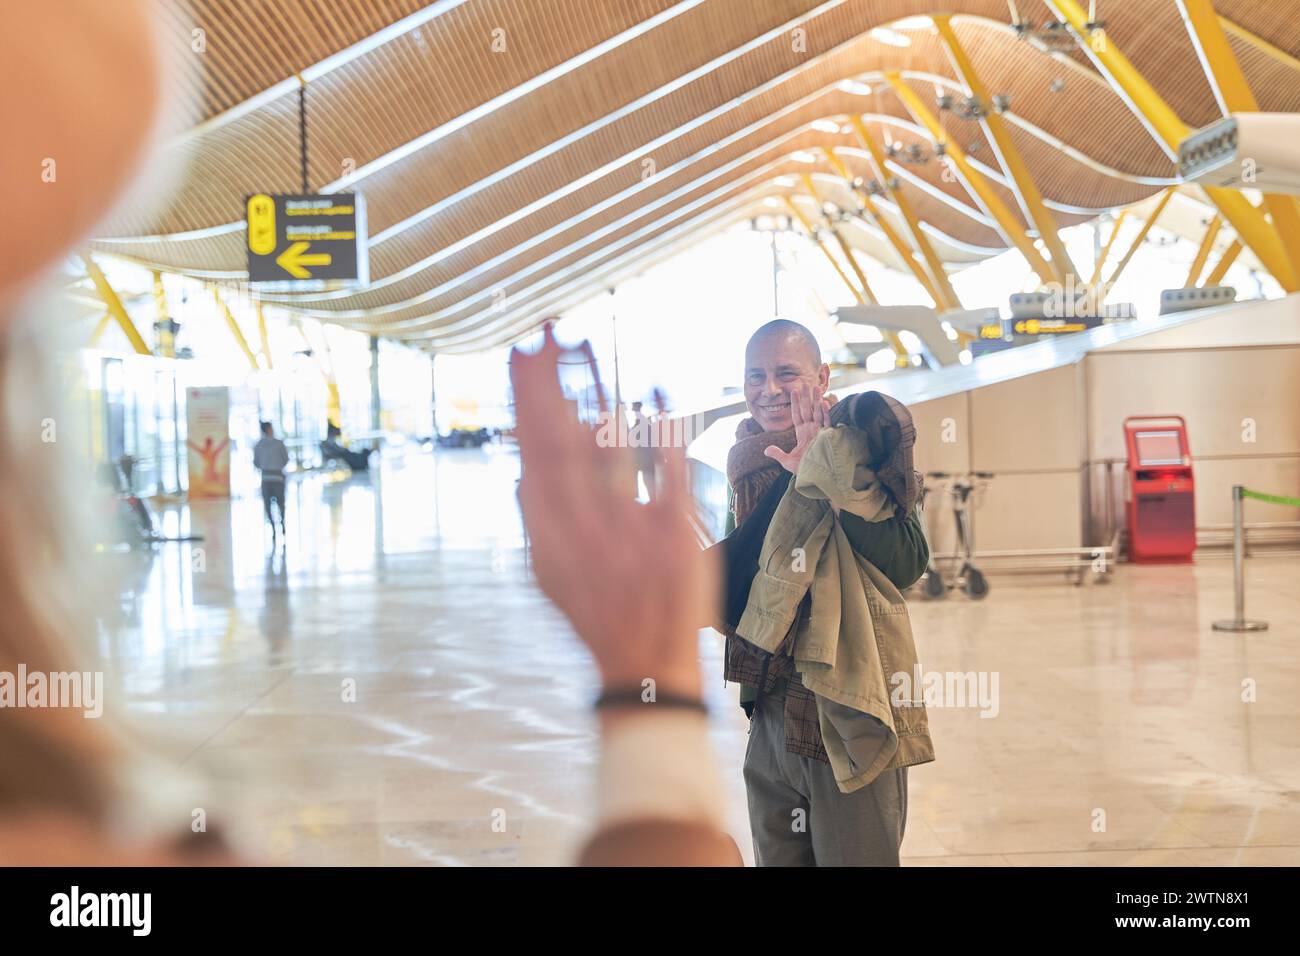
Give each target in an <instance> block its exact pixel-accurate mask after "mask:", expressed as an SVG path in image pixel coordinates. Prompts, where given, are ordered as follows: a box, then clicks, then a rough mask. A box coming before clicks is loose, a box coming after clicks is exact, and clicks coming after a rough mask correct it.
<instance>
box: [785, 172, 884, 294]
mask: <svg viewBox="0 0 1300 956" xmlns="http://www.w3.org/2000/svg"><path fill="white" fill-rule="evenodd" d="M799 178H800V180H802V182H803V188H804V190H805V191H806V192H807V193H808V195H809V196H811V197H812V199H813V202H815V203H817V208H818V209H821V205H822V197H821V196H820V195H818V193H817V187H816V186H814V185H813V180H812V177H811V176H809V175H808V174H807V173H804V174H802V175H801V176H800V177H799ZM823 216H824V214H823ZM826 227H827V228H828V229H829V230H830V232H831V235H832V236H834V237H835V242H836V243H837V244H838V245H839V247H840V252H842V253H843V254H844V258H845V259H846V260H847V261H848V263H849V268H850V269H852V270H853V274H854V275H855V276H857V277H858V282H860V283H861V284H862V288H863V289H864V290H865V291H866V293H867V296H868V298H870V299H871V300H872V301H874V300H875V298H876V296H875V293H873V292H872V291H871V283H869V282H868V281H867V274H866V273H865V272H863V271H862V266H861V265H859V264H858V260H857V259H856V258H855V257H854V255H853V250H852V249H850V248H849V244H848V243H847V242H846V241H845V240H844V236H842V235H841V234H840V231H839V230H838V229H836V228H835V224H834V223H832V222H830V221H829V220H827V223H826Z"/></svg>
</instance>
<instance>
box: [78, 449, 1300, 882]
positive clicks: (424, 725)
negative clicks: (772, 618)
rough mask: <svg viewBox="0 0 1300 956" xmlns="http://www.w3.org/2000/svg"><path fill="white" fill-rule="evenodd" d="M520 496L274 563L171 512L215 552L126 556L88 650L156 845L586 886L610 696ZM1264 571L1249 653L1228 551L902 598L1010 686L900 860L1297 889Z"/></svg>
mask: <svg viewBox="0 0 1300 956" xmlns="http://www.w3.org/2000/svg"><path fill="white" fill-rule="evenodd" d="M517 474H518V460H517V458H516V457H515V456H514V454H513V452H512V450H510V449H509V448H501V447H495V446H489V447H487V448H486V449H483V450H480V451H468V450H466V451H444V452H440V453H439V454H438V455H437V456H434V455H433V454H431V453H429V452H427V451H426V452H423V453H411V454H409V455H407V456H405V457H401V456H393V457H389V458H386V459H385V460H384V462H383V465H382V467H380V468H377V470H376V471H375V472H374V473H373V474H371V475H368V476H365V475H362V476H348V475H347V474H346V473H313V474H309V475H307V476H305V477H303V478H301V479H299V480H297V481H295V482H293V483H292V484H291V486H290V491H289V521H288V535H287V541H285V542H283V543H282V547H281V548H277V549H275V550H273V549H272V547H271V537H270V534H269V531H268V530H267V528H266V526H265V525H264V523H263V520H262V516H261V510H260V508H261V504H260V501H259V500H255V499H253V498H242V499H236V500H235V501H233V502H211V503H195V504H193V505H190V506H188V507H181V508H177V509H174V510H171V511H168V512H166V513H165V514H163V516H162V517H163V519H164V521H165V526H166V528H168V529H169V530H170V531H171V532H172V533H176V532H178V531H186V532H193V533H198V534H202V535H203V536H204V540H203V541H202V542H199V543H175V544H167V545H163V546H161V547H159V548H158V550H157V551H156V552H155V553H154V554H153V555H152V556H144V557H140V558H127V557H122V556H119V559H118V560H119V561H120V562H121V564H122V565H123V567H122V568H121V573H122V586H121V601H120V604H119V606H118V607H117V608H115V609H114V612H113V613H111V614H108V615H106V616H105V618H104V622H103V627H102V630H101V643H102V645H103V648H104V650H106V651H107V652H108V654H109V655H110V657H111V658H112V659H113V660H114V661H116V662H117V671H118V673H117V674H116V678H115V679H116V680H117V684H116V685H115V688H114V689H115V691H116V693H117V694H118V699H119V700H122V701H124V706H123V710H125V711H127V712H128V713H129V714H130V717H131V720H132V724H133V725H134V726H136V727H137V728H138V731H139V732H140V733H141V734H143V735H144V739H145V741H146V743H145V747H144V749H145V751H146V754H147V755H152V757H151V759H149V760H147V761H145V762H143V763H142V764H141V769H140V770H139V771H138V772H137V775H136V785H137V787H138V792H139V794H140V796H139V798H138V805H139V806H140V807H141V808H142V811H141V812H142V814H143V815H146V816H148V817H149V818H150V823H151V824H152V825H153V826H155V827H157V828H160V829H164V830H166V829H173V828H183V827H188V826H189V824H190V821H191V819H192V818H193V817H194V816H195V815H196V813H197V811H199V810H201V811H202V814H201V816H202V818H203V819H205V820H206V824H207V826H208V827H209V828H214V829H220V830H221V831H222V832H224V833H226V834H227V835H228V836H230V837H231V838H232V839H233V840H235V841H236V843H237V845H238V846H239V847H241V848H242V849H243V851H244V852H245V853H246V854H247V855H248V856H249V857H250V858H253V859H259V860H265V861H268V862H299V863H309V864H317V863H319V864H445V865H484V864H487V865H512V864H562V863H565V862H567V861H568V860H569V859H570V858H571V855H572V853H573V851H574V849H575V847H576V846H577V844H578V842H579V841H580V840H581V838H582V836H583V834H584V833H586V832H587V831H588V829H589V827H590V825H591V818H590V811H589V808H590V806H591V797H592V789H591V788H592V777H593V756H594V753H595V744H596V739H595V736H594V726H593V723H592V721H591V720H590V718H589V716H588V712H587V704H588V702H589V701H590V699H591V698H592V696H593V694H594V691H595V685H594V672H593V670H592V668H591V666H590V665H589V663H588V661H587V660H586V658H585V656H584V654H583V652H582V651H581V649H580V648H579V647H578V645H577V644H576V642H575V641H574V640H573V639H572V638H571V637H570V635H569V634H568V632H567V630H566V627H565V624H564V622H563V621H562V619H560V618H559V616H558V615H557V614H556V613H555V612H554V611H553V610H551V609H550V608H549V607H548V606H547V604H546V602H545V601H544V600H543V599H542V598H541V597H540V595H539V594H538V593H537V592H536V591H535V590H534V589H533V588H532V587H531V585H530V584H529V583H528V579H527V569H526V567H525V563H524V552H523V550H522V543H523V542H522V536H521V530H520V525H519V520H518V514H517V510H516V508H515V505H514V499H513V490H514V482H515V479H516V477H517ZM1247 568H1248V573H1249V594H1250V599H1249V610H1250V613H1251V615H1252V616H1256V617H1262V618H1265V619H1268V620H1269V621H1270V622H1271V625H1272V626H1271V628H1270V630H1268V631H1266V632H1263V633H1258V634H1250V635H1244V636H1241V635H1229V634H1222V633H1217V632H1214V631H1212V630H1211V629H1210V623H1211V622H1212V621H1213V620H1215V619H1217V618H1221V617H1225V616H1228V614H1229V611H1230V608H1231V605H1232V600H1231V564H1230V562H1228V561H1226V560H1224V559H1222V558H1217V557H1208V558H1205V559H1203V560H1202V561H1200V562H1199V563H1198V564H1196V565H1192V566H1183V567H1132V566H1123V567H1121V568H1120V569H1119V570H1118V572H1117V573H1116V575H1115V576H1114V578H1113V579H1112V580H1111V581H1110V582H1109V583H1107V584H1103V585H1092V586H1084V587H1073V586H1071V585H1069V584H1066V583H1063V582H1061V581H1059V580H1050V581H1038V582H1036V583H1031V582H1027V581H1024V580H1020V581H1017V580H1016V579H1010V578H1003V579H1001V580H998V579H994V581H993V584H994V591H993V593H992V594H991V595H990V597H989V598H988V599H987V600H986V601H984V602H982V603H971V602H969V601H967V600H965V599H963V598H952V599H949V600H947V601H944V602H938V603H916V604H914V605H913V611H912V613H913V624H914V629H915V631H916V634H917V636H918V642H919V645H920V649H921V656H922V661H923V664H924V666H925V670H926V671H927V673H928V672H940V673H949V672H951V673H961V674H965V673H974V674H975V675H977V676H978V675H980V674H983V675H984V676H985V679H986V680H987V681H989V683H987V684H986V687H987V688H988V689H989V690H990V691H991V690H992V688H993V686H994V685H993V684H992V683H991V681H992V680H993V679H994V678H996V682H997V683H996V689H997V695H996V708H997V713H996V716H981V712H982V711H983V712H984V713H991V708H990V707H988V706H983V707H981V706H951V704H953V703H958V702H957V701H952V700H949V701H947V703H949V704H950V706H946V707H934V708H932V709H931V711H930V721H931V729H932V733H933V736H934V740H935V746H936V750H937V753H938V760H937V761H936V762H935V763H933V764H929V765H926V766H922V767H918V768H915V769H914V770H913V771H912V773H911V775H910V785H911V798H910V807H909V813H908V825H907V836H906V840H905V842H904V846H903V855H904V858H905V863H906V864H907V865H954V864H956V865H988V866H1005V865H1017V866H1024V865H1029V866H1033V865H1044V864H1046V865H1087V866H1092V865H1163V864H1188V865H1202V864H1224V865H1274V864H1292V865H1294V864H1298V863H1300V624H1298V623H1297V622H1300V589H1298V588H1297V587H1296V585H1295V582H1296V579H1297V572H1298V571H1300V559H1297V558H1294V557H1291V558H1287V557H1270V558H1257V559H1252V560H1251V561H1250V562H1248V564H1247ZM700 649H701V655H702V658H703V660H704V666H705V668H706V675H707V679H706V685H707V687H708V692H709V694H710V696H711V698H712V699H711V704H712V705H713V712H714V718H713V738H714V743H715V746H716V749H717V751H718V753H719V756H720V758H721V761H722V765H723V771H724V779H725V781H726V785H727V787H728V794H727V795H728V798H729V801H730V806H731V826H732V828H733V832H734V833H735V834H736V836H737V839H738V842H739V843H740V845H741V847H742V849H743V850H744V852H745V854H746V857H747V859H748V858H749V846H748V837H747V832H748V831H747V824H746V818H745V801H744V788H743V783H742V781H741V775H740V764H741V758H742V756H743V752H744V746H745V731H746V722H745V720H744V717H743V715H742V714H741V712H740V711H739V709H738V708H737V707H735V706H734V703H733V702H734V694H735V688H734V687H732V688H730V689H724V687H723V685H722V680H721V676H720V675H721V660H720V657H721V647H720V639H718V638H717V637H716V635H713V634H712V632H705V634H704V635H702V636H701V645H700ZM1243 698H1247V699H1249V702H1245V701H1244V700H1243ZM111 701H112V697H110V702H111ZM967 703H968V704H970V703H972V702H970V701H968V702H967Z"/></svg>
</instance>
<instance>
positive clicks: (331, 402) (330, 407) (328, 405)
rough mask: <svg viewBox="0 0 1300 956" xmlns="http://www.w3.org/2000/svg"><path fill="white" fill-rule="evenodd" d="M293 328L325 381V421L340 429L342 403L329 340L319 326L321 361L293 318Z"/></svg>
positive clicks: (300, 326)
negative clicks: (321, 346)
mask: <svg viewBox="0 0 1300 956" xmlns="http://www.w3.org/2000/svg"><path fill="white" fill-rule="evenodd" d="M293 327H294V328H295V329H297V330H298V335H300V336H301V337H302V341H303V344H304V345H306V346H307V351H308V352H310V353H311V354H312V357H313V358H314V359H315V360H316V367H317V368H318V369H319V370H320V374H321V377H322V378H324V379H325V419H326V421H328V422H329V423H330V424H331V425H333V426H334V427H335V428H342V427H343V426H342V422H343V403H342V401H340V399H339V383H338V380H337V379H336V378H335V377H334V356H333V354H332V353H331V352H330V340H329V338H328V337H327V336H326V335H325V328H324V326H321V330H320V338H321V344H322V345H323V346H324V351H325V361H321V358H320V356H319V355H317V354H316V346H314V345H313V344H312V341H311V339H309V338H308V337H307V330H306V329H305V328H303V326H302V321H301V320H300V319H298V318H296V317H295V318H294V319H293Z"/></svg>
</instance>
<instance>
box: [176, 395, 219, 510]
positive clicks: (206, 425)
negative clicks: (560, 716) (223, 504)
mask: <svg viewBox="0 0 1300 956" xmlns="http://www.w3.org/2000/svg"><path fill="white" fill-rule="evenodd" d="M186 394H187V396H188V398H187V401H186V403H185V421H186V425H187V428H188V431H189V438H188V439H187V441H186V442H185V446H186V450H187V452H188V459H189V472H190V497H191V498H229V497H230V395H229V393H228V392H227V390H226V389H224V388H191V389H187V390H186Z"/></svg>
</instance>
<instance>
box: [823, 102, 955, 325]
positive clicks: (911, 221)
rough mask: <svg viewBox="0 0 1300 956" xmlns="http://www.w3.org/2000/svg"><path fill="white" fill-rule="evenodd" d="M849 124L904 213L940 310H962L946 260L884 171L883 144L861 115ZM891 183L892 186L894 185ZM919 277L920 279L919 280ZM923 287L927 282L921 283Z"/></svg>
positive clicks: (895, 183) (881, 179)
mask: <svg viewBox="0 0 1300 956" xmlns="http://www.w3.org/2000/svg"><path fill="white" fill-rule="evenodd" d="M849 123H850V124H851V125H852V126H853V131H854V132H855V133H856V134H857V136H858V140H859V141H860V142H861V143H862V145H863V147H864V148H865V149H866V150H867V152H868V153H870V154H871V160H872V162H874V163H875V164H876V170H877V172H879V173H880V184H881V186H883V187H884V188H885V189H886V190H887V191H888V192H889V196H890V198H891V199H893V201H894V205H895V206H897V207H898V211H899V212H900V213H902V216H903V221H904V222H906V223H907V230H908V232H910V233H911V234H912V242H913V243H914V244H915V245H916V248H917V249H919V250H920V251H921V258H923V259H924V260H925V265H926V268H927V270H928V272H929V274H930V282H931V285H932V286H933V288H934V291H935V293H937V295H936V296H935V301H936V302H938V303H940V306H941V308H943V309H945V310H947V309H960V308H961V307H962V306H961V299H959V298H958V297H957V293H956V291H955V290H954V289H953V287H952V282H951V281H950V280H949V279H948V270H947V269H945V268H944V267H943V260H942V259H940V258H939V256H938V254H936V253H935V251H934V246H932V245H931V244H930V240H929V238H928V237H927V236H926V234H925V233H924V232H923V231H922V230H921V220H920V219H919V218H918V217H917V215H916V213H915V212H914V211H913V210H912V204H911V203H909V202H908V201H907V197H906V196H904V195H903V190H902V189H901V188H900V187H899V186H898V184H897V180H896V179H895V178H894V177H893V176H890V175H889V170H888V169H886V168H885V157H884V154H883V153H881V151H880V144H879V143H877V142H876V141H875V140H874V139H873V138H872V137H871V136H870V134H869V133H868V132H867V127H866V124H865V123H863V122H862V117H860V116H850V117H849ZM891 183H892V184H893V185H891ZM918 278H919V277H918ZM922 284H924V283H922Z"/></svg>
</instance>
